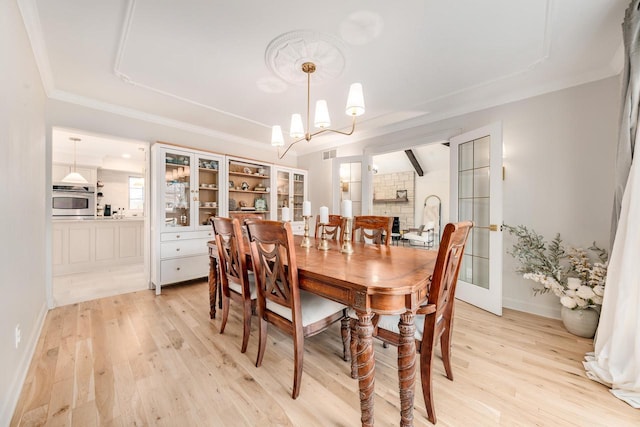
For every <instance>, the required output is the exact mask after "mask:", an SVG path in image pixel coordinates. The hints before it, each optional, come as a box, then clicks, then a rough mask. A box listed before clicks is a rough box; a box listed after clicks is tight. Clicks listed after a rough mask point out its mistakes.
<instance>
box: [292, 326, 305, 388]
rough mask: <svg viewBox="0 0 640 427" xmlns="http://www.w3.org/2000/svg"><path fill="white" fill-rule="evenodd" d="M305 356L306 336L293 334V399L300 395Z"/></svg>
mask: <svg viewBox="0 0 640 427" xmlns="http://www.w3.org/2000/svg"><path fill="white" fill-rule="evenodd" d="M303 356H304V336H303V334H302V331H299V332H298V333H296V332H294V334H293V392H292V393H291V397H292V398H294V399H296V398H297V397H298V396H299V395H300V384H301V382H302V360H303Z"/></svg>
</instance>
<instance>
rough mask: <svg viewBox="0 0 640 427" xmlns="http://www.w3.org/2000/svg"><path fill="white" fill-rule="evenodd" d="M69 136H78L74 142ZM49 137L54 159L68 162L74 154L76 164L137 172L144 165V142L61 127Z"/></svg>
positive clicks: (146, 145) (145, 152) (146, 151)
mask: <svg viewBox="0 0 640 427" xmlns="http://www.w3.org/2000/svg"><path fill="white" fill-rule="evenodd" d="M71 138H78V139H79V140H80V141H76V142H75V143H74V141H73V140H72V139H71ZM51 140H52V144H51V145H52V147H51V160H52V162H53V163H65V164H71V163H73V161H74V156H75V161H76V164H77V165H79V166H89V167H95V168H101V169H110V170H120V171H128V172H138V173H140V172H142V171H144V168H145V167H146V166H145V165H146V156H147V153H148V150H149V148H148V144H147V143H145V142H139V141H128V140H122V139H117V138H114V137H105V136H101V135H92V134H89V133H87V132H84V131H77V130H73V129H63V128H54V129H53V131H52V138H51ZM74 145H75V147H74ZM74 150H75V151H74Z"/></svg>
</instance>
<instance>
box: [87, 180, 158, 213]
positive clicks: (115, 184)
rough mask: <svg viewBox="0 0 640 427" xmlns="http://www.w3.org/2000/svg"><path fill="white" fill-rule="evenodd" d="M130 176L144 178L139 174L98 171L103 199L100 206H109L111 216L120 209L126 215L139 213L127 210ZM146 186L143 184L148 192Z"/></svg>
mask: <svg viewBox="0 0 640 427" xmlns="http://www.w3.org/2000/svg"><path fill="white" fill-rule="evenodd" d="M130 176H135V177H140V178H144V175H142V174H140V173H133V172H121V171H114V170H104V169H98V179H99V180H101V181H102V183H103V184H104V187H103V188H102V193H103V198H102V200H101V201H100V204H101V205H102V206H105V205H111V212H112V214H113V212H115V211H116V210H117V209H120V208H121V209H124V210H125V214H126V215H129V214H132V213H141V212H140V211H137V210H129V177H130ZM147 184H148V183H146V182H145V191H149V186H148V185H147Z"/></svg>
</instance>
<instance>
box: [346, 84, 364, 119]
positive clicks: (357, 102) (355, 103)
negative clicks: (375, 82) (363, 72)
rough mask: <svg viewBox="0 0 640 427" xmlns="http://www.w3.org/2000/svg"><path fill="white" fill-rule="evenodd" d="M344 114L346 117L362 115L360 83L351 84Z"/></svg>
mask: <svg viewBox="0 0 640 427" xmlns="http://www.w3.org/2000/svg"><path fill="white" fill-rule="evenodd" d="M346 113H347V116H361V115H363V114H364V95H363V94H362V85H361V84H360V83H353V84H352V85H351V87H350V88H349V97H348V98H347V110H346Z"/></svg>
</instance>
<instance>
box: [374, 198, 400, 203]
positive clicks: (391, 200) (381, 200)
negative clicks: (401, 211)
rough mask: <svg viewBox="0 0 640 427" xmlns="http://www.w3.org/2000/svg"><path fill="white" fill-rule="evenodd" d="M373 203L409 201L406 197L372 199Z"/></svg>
mask: <svg viewBox="0 0 640 427" xmlns="http://www.w3.org/2000/svg"><path fill="white" fill-rule="evenodd" d="M373 203H409V199H408V198H406V197H400V198H397V199H373Z"/></svg>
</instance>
